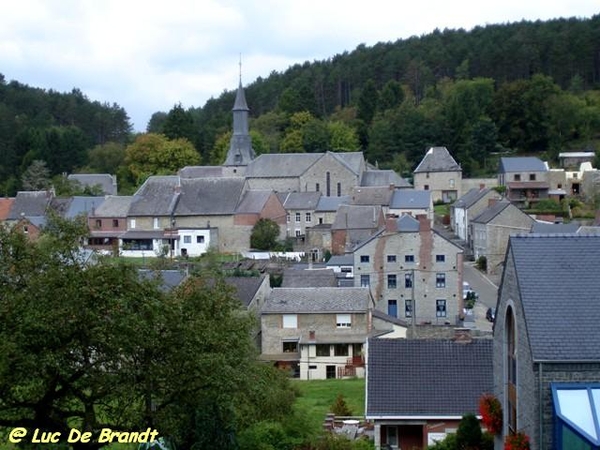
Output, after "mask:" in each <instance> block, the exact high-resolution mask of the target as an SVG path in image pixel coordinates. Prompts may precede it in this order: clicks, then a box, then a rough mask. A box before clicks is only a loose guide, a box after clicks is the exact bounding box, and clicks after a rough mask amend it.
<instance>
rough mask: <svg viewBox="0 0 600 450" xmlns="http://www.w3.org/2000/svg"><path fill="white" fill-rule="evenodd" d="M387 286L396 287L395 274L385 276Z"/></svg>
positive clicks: (389, 287)
mask: <svg viewBox="0 0 600 450" xmlns="http://www.w3.org/2000/svg"><path fill="white" fill-rule="evenodd" d="M387 286H388V289H396V275H395V274H394V275H388V276H387Z"/></svg>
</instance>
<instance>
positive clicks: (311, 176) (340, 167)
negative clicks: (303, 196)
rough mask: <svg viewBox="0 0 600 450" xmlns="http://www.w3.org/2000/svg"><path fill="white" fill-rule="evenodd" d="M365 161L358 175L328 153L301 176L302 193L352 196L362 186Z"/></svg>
mask: <svg viewBox="0 0 600 450" xmlns="http://www.w3.org/2000/svg"><path fill="white" fill-rule="evenodd" d="M364 168H365V164H364V160H363V161H362V163H361V169H360V171H359V172H358V173H355V172H354V171H353V170H350V169H349V168H348V166H346V165H344V164H342V162H341V161H339V160H338V159H337V158H334V156H333V155H332V154H331V153H326V154H324V155H323V157H321V158H320V159H319V161H318V162H317V163H316V164H314V165H312V166H311V167H310V168H309V169H308V170H307V171H306V172H305V173H303V174H302V175H301V176H300V180H299V182H300V192H322V193H323V195H324V196H326V197H341V196H343V195H350V194H351V193H352V190H353V189H354V188H355V187H356V186H358V185H359V184H360V179H361V176H362V172H363V171H364Z"/></svg>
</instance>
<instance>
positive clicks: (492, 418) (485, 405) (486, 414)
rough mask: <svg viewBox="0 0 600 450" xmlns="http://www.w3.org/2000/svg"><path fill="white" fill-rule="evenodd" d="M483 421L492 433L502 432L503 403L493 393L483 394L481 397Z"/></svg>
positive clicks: (480, 411)
mask: <svg viewBox="0 0 600 450" xmlns="http://www.w3.org/2000/svg"><path fill="white" fill-rule="evenodd" d="M479 414H481V421H482V422H483V424H484V425H485V427H486V428H487V430H488V431H489V432H490V433H491V434H500V433H501V432H502V405H501V404H500V400H498V399H497V398H496V397H495V396H494V395H492V394H483V395H482V396H481V398H480V399H479Z"/></svg>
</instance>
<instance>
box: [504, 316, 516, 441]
mask: <svg viewBox="0 0 600 450" xmlns="http://www.w3.org/2000/svg"><path fill="white" fill-rule="evenodd" d="M505 320H506V325H505V328H504V330H505V331H504V332H505V339H504V342H505V344H504V345H505V348H504V352H505V355H506V361H505V364H506V370H505V372H504V373H505V376H506V379H505V382H506V385H507V390H506V397H507V398H506V404H507V408H506V409H507V413H508V424H507V425H508V430H509V432H511V433H516V431H517V345H516V344H517V342H516V335H515V331H516V330H515V318H514V315H513V310H512V308H511V307H509V308H508V309H507V310H506V319H505Z"/></svg>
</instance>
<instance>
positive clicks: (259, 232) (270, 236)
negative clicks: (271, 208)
mask: <svg viewBox="0 0 600 450" xmlns="http://www.w3.org/2000/svg"><path fill="white" fill-rule="evenodd" d="M278 237H279V225H277V223H275V222H274V221H272V220H271V219H265V218H262V219H258V222H256V224H255V225H254V227H253V228H252V234H251V235H250V247H251V248H254V249H256V250H272V249H274V248H275V247H276V245H277V239H278Z"/></svg>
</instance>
